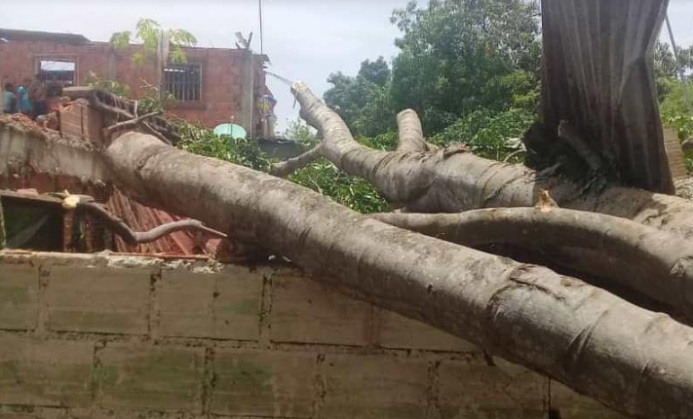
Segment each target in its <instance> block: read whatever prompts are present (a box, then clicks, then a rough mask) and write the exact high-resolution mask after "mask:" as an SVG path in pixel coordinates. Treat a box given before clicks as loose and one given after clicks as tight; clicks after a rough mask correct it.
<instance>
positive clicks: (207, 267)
mask: <svg viewBox="0 0 693 419" xmlns="http://www.w3.org/2000/svg"><path fill="white" fill-rule="evenodd" d="M1 264H7V265H12V264H30V265H32V266H36V265H38V264H41V265H45V266H68V265H69V266H80V267H84V268H116V269H140V270H150V271H157V270H165V271H172V270H186V271H189V272H190V273H192V274H228V273H233V272H242V271H247V272H254V273H256V274H258V275H261V276H262V275H266V274H270V273H271V274H273V275H279V276H305V275H304V274H303V273H302V271H301V270H300V269H299V268H297V267H295V266H292V265H287V264H284V265H277V266H270V265H267V266H253V267H250V266H246V265H237V264H224V263H220V262H218V261H216V260H214V259H204V260H202V259H200V258H199V257H186V256H179V257H178V256H176V257H170V256H166V257H157V256H155V255H138V254H130V253H114V252H109V251H105V252H99V253H91V254H87V253H53V252H34V251H28V250H16V249H2V250H0V265H1Z"/></svg>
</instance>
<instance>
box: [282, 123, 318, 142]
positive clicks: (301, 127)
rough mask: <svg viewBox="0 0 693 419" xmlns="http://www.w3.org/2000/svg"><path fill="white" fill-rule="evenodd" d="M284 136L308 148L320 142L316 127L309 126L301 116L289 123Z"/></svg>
mask: <svg viewBox="0 0 693 419" xmlns="http://www.w3.org/2000/svg"><path fill="white" fill-rule="evenodd" d="M284 138H286V139H289V140H292V141H295V142H297V143H299V144H301V145H303V146H304V147H305V148H306V149H307V148H310V147H313V146H315V145H316V144H317V143H318V138H317V135H316V133H315V129H314V128H312V127H310V126H308V124H306V123H305V122H304V121H303V120H302V119H301V118H296V119H294V120H293V121H289V125H288V127H287V128H286V130H285V131H284Z"/></svg>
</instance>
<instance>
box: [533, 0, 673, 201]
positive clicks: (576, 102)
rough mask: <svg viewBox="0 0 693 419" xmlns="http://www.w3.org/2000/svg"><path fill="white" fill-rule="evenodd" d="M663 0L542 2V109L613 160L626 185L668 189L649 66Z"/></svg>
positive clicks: (553, 125)
mask: <svg viewBox="0 0 693 419" xmlns="http://www.w3.org/2000/svg"><path fill="white" fill-rule="evenodd" d="M667 5H668V0H542V20H543V40H544V74H543V89H542V90H543V93H542V101H543V103H542V107H543V109H542V114H543V120H544V124H545V126H546V127H547V129H548V130H549V131H550V132H554V133H555V132H556V130H557V128H558V124H559V123H560V121H561V120H566V121H568V122H570V123H571V124H572V125H573V126H574V127H576V128H577V129H578V131H579V133H580V135H581V136H582V137H583V138H584V139H585V141H586V142H587V143H588V144H589V145H590V146H591V147H592V148H593V149H594V150H596V151H598V152H600V153H601V154H602V155H604V156H609V157H611V158H613V159H614V161H615V163H616V164H618V166H619V168H620V171H621V173H620V174H621V178H622V179H623V181H624V182H625V183H627V184H629V185H632V186H637V187H641V188H645V189H649V190H652V191H656V192H664V193H673V192H674V185H673V182H672V179H671V174H670V171H669V167H668V163H667V157H666V153H665V149H664V142H663V137H662V124H661V120H660V116H659V107H658V104H657V94H656V88H655V81H654V72H653V68H652V59H651V56H652V48H653V45H654V42H655V40H656V38H657V36H658V34H659V30H660V28H661V25H662V22H663V20H664V16H665V13H666V8H667Z"/></svg>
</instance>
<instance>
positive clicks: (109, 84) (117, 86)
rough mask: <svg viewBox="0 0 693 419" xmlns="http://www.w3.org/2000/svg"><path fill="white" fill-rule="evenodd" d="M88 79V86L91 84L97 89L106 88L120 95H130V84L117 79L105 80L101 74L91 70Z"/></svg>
mask: <svg viewBox="0 0 693 419" xmlns="http://www.w3.org/2000/svg"><path fill="white" fill-rule="evenodd" d="M86 81H87V86H91V87H93V88H95V89H99V90H105V91H107V92H111V93H113V94H114V95H116V96H120V97H128V96H130V86H128V85H127V84H125V83H121V82H119V81H116V80H103V79H101V78H99V76H97V75H96V73H94V72H89V75H88V76H87V80H86Z"/></svg>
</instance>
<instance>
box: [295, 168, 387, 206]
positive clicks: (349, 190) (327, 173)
mask: <svg viewBox="0 0 693 419" xmlns="http://www.w3.org/2000/svg"><path fill="white" fill-rule="evenodd" d="M289 180H291V181H292V182H295V183H298V184H299V185H303V186H305V187H307V188H310V189H312V190H314V191H316V192H319V193H321V194H323V195H326V196H329V197H330V198H332V199H333V200H335V201H336V202H338V203H340V204H342V205H345V206H347V207H349V208H351V209H353V210H355V211H358V212H360V213H362V214H370V213H375V212H383V211H388V207H387V203H386V202H385V200H384V199H383V198H382V197H381V196H380V194H378V192H377V191H376V190H375V188H373V185H371V184H370V183H368V182H367V181H365V180H363V179H360V178H356V177H352V176H349V175H347V174H345V173H344V172H342V171H341V170H339V169H338V168H337V167H336V166H335V165H333V164H332V163H330V162H327V161H324V160H323V161H318V162H315V163H313V164H311V165H309V166H307V167H305V168H303V169H301V170H299V171H297V172H295V173H294V174H292V175H291V176H290V177H289Z"/></svg>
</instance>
